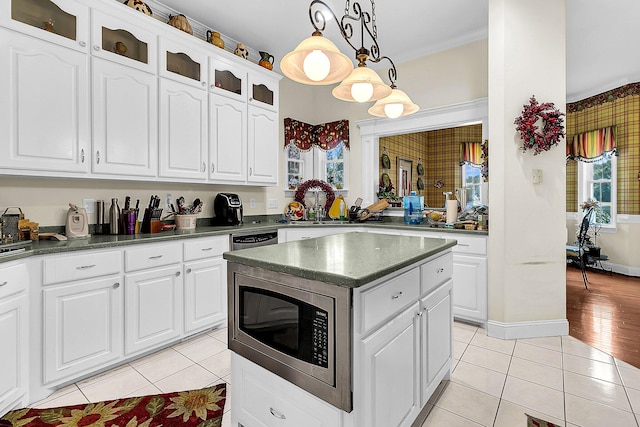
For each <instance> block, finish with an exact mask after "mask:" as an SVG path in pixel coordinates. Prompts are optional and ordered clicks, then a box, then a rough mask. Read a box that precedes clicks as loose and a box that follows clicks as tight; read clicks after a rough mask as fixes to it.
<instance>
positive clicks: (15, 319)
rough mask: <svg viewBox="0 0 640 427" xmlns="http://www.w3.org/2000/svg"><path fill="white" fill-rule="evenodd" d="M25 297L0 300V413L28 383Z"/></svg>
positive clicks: (2, 412) (26, 304) (25, 389)
mask: <svg viewBox="0 0 640 427" xmlns="http://www.w3.org/2000/svg"><path fill="white" fill-rule="evenodd" d="M27 311H28V299H27V296H26V295H22V296H19V297H17V298H8V299H7V300H6V301H3V302H0V337H2V350H1V351H0V361H1V363H0V414H4V413H5V412H6V411H8V410H9V409H11V407H12V406H13V405H14V404H16V403H17V401H18V400H19V399H20V398H21V397H22V396H24V395H25V393H26V392H27V386H28V373H29V371H28V368H29V367H28V365H29V354H28V348H29V346H28V341H29V328H28V326H27V325H28V323H27V322H28V318H29V316H28V314H27Z"/></svg>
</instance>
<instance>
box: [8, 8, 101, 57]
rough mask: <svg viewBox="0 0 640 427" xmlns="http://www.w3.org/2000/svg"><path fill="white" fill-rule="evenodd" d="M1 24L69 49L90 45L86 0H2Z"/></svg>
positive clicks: (86, 47) (83, 47)
mask: <svg viewBox="0 0 640 427" xmlns="http://www.w3.org/2000/svg"><path fill="white" fill-rule="evenodd" d="M0 26H3V27H6V28H10V29H12V30H15V31H19V32H21V33H24V34H28V35H30V36H33V37H36V38H38V39H41V40H46V41H49V42H52V43H54V44H56V45H59V46H64V47H67V48H70V49H75V50H79V51H82V52H87V50H88V49H89V8H88V7H87V6H86V5H85V4H84V3H83V2H78V1H75V0H7V1H3V2H2V4H1V5H0Z"/></svg>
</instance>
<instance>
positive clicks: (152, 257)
mask: <svg viewBox="0 0 640 427" xmlns="http://www.w3.org/2000/svg"><path fill="white" fill-rule="evenodd" d="M160 258H162V255H154V256H150V257H149V259H160Z"/></svg>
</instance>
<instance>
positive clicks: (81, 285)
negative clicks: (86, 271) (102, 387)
mask: <svg viewBox="0 0 640 427" xmlns="http://www.w3.org/2000/svg"><path fill="white" fill-rule="evenodd" d="M121 281H122V279H121V276H119V275H112V276H108V277H101V278H96V279H88V280H83V281H76V282H70V283H68V284H61V285H55V286H45V287H44V289H43V291H42V298H43V315H42V319H43V325H42V327H43V328H44V330H43V336H44V339H43V352H44V355H43V357H44V375H43V381H44V383H45V384H47V383H51V382H62V381H63V380H71V379H75V378H77V377H78V376H80V375H82V374H87V373H90V372H93V371H94V370H95V369H98V368H100V367H101V366H106V365H107V364H108V363H109V362H114V361H117V360H118V359H119V358H121V357H122V333H123V326H122V317H123V313H122V304H123V300H122V297H123V295H122V294H123V292H122V286H121Z"/></svg>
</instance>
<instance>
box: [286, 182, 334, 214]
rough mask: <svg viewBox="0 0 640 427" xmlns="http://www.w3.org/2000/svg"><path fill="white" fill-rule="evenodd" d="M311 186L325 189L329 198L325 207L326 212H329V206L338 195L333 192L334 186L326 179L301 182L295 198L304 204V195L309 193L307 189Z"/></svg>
mask: <svg viewBox="0 0 640 427" xmlns="http://www.w3.org/2000/svg"><path fill="white" fill-rule="evenodd" d="M310 188H320V189H322V191H324V193H325V194H326V198H327V201H326V203H325V204H324V209H325V211H326V212H329V208H331V205H332V204H333V201H334V200H335V198H336V195H335V194H334V193H333V188H331V186H330V185H329V184H327V183H326V182H324V181H320V180H319V179H310V180H308V181H305V182H303V183H302V184H300V185H299V186H298V189H297V190H296V194H295V196H294V198H293V199H294V200H295V201H296V202H300V203H302V204H303V205H304V196H305V195H306V194H307V191H308V190H309V189H310Z"/></svg>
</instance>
